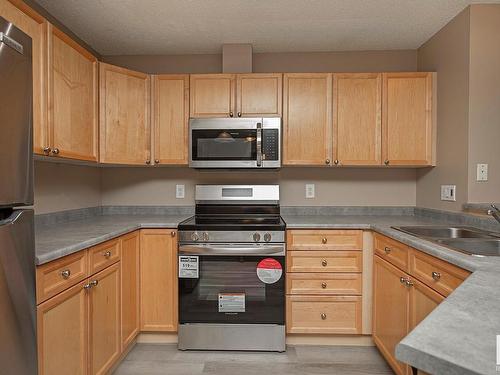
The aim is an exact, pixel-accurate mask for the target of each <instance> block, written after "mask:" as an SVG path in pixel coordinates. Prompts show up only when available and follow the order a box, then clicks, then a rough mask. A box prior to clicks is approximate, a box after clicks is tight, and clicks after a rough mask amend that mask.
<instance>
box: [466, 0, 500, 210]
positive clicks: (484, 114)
mask: <svg viewBox="0 0 500 375" xmlns="http://www.w3.org/2000/svg"><path fill="white" fill-rule="evenodd" d="M469 87H470V88H469V91H470V98H469V199H468V201H469V203H485V202H500V5H498V4H497V5H493V4H490V5H472V6H471V8H470V75H469ZM477 163H487V164H489V176H488V181H487V182H477V181H476V166H477Z"/></svg>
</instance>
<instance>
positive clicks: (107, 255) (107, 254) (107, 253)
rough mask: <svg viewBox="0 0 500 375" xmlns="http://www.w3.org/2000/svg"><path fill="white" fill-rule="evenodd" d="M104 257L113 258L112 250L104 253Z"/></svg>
mask: <svg viewBox="0 0 500 375" xmlns="http://www.w3.org/2000/svg"><path fill="white" fill-rule="evenodd" d="M102 255H103V256H104V258H111V251H106V252H105V253H104V254H102Z"/></svg>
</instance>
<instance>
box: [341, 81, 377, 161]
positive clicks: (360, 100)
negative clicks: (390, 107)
mask: <svg viewBox="0 0 500 375" xmlns="http://www.w3.org/2000/svg"><path fill="white" fill-rule="evenodd" d="M381 116H382V76H381V74H363V73H360V74H334V76H333V128H334V135H333V146H334V149H335V152H334V155H335V164H339V165H380V164H382V154H381V148H382V139H381V138H382V117H381Z"/></svg>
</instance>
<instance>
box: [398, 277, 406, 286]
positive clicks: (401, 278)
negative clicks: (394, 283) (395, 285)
mask: <svg viewBox="0 0 500 375" xmlns="http://www.w3.org/2000/svg"><path fill="white" fill-rule="evenodd" d="M399 282H400V283H401V284H406V279H405V278H404V277H403V276H401V277H400V278H399Z"/></svg>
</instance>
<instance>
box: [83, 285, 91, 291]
mask: <svg viewBox="0 0 500 375" xmlns="http://www.w3.org/2000/svg"><path fill="white" fill-rule="evenodd" d="M90 288H92V285H90V284H85V285H84V286H83V289H85V290H89V289H90Z"/></svg>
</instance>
